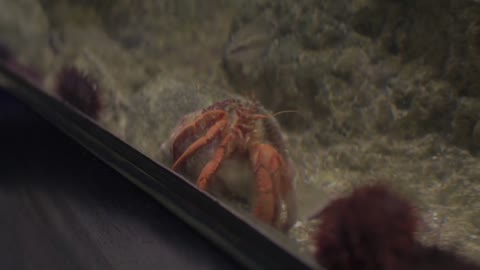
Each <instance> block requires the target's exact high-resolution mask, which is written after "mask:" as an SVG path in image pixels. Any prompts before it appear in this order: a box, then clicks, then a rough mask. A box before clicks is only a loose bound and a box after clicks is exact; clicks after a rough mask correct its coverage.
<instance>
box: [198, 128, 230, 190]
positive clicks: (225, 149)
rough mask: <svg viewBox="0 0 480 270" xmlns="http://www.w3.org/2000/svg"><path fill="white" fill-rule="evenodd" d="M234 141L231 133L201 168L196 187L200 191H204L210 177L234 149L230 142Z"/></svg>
mask: <svg viewBox="0 0 480 270" xmlns="http://www.w3.org/2000/svg"><path fill="white" fill-rule="evenodd" d="M233 139H234V135H233V133H231V134H229V135H227V136H226V137H225V138H224V139H223V141H222V143H221V144H220V146H219V147H218V149H217V150H216V151H215V153H214V154H213V157H212V160H210V161H209V162H208V163H207V165H205V167H203V169H202V172H201V173H200V176H199V177H198V180H197V186H198V187H199V188H200V189H201V190H206V189H207V187H208V185H209V182H210V180H211V179H212V176H213V175H214V174H215V173H216V172H217V171H218V168H220V164H221V163H222V161H223V160H224V159H225V157H226V156H228V155H230V154H231V153H232V152H233V151H234V150H235V149H234V144H232V143H231V142H232V140H233Z"/></svg>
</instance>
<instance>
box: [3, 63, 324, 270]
mask: <svg viewBox="0 0 480 270" xmlns="http://www.w3.org/2000/svg"><path fill="white" fill-rule="evenodd" d="M0 73H3V74H4V75H6V77H7V78H9V79H11V80H12V82H15V86H14V87H6V89H7V91H9V93H10V94H12V95H13V96H15V97H16V98H18V99H19V100H21V101H22V102H23V103H25V104H26V105H27V106H29V107H30V108H31V109H33V110H34V111H35V112H36V113H38V114H39V115H40V116H42V117H43V118H45V119H46V120H47V121H49V122H50V123H52V124H53V125H54V126H55V127H57V128H59V129H60V130H62V131H63V132H64V133H66V134H67V135H68V136H70V137H71V138H73V139H74V140H75V141H77V142H78V143H79V144H81V145H82V146H83V147H85V148H86V149H88V150H89V151H90V152H92V153H93V154H94V155H96V156H97V157H98V158H99V159H101V160H103V161H104V162H105V163H107V164H108V165H109V166H111V167H113V168H114V169H115V170H117V171H118V172H119V173H121V174H122V175H124V176H125V177H126V178H128V179H129V180H130V181H132V182H133V183H134V184H135V185H137V186H138V187H140V188H141V189H142V190H144V191H145V192H147V193H148V194H150V195H151V196H152V197H153V198H154V199H156V200H157V201H158V202H160V203H161V204H162V205H163V206H164V207H166V208H167V209H169V210H170V211H171V212H173V213H174V214H175V215H177V216H178V217H179V218H181V219H182V220H183V221H184V222H186V223H187V224H189V225H191V226H192V227H193V228H194V229H195V230H196V231H198V232H199V233H200V234H201V235H203V236H204V237H205V238H207V239H208V240H210V241H211V242H213V243H214V244H216V245H217V246H219V247H220V248H221V249H222V250H224V251H225V252H226V253H227V254H229V255H231V256H232V258H233V259H235V260H236V261H238V262H239V263H240V264H242V265H243V266H245V267H246V268H248V269H280V268H281V269H297V270H300V269H312V268H317V266H316V265H315V264H314V263H313V262H312V261H309V260H308V259H306V258H303V257H302V256H300V255H299V254H297V253H296V252H295V251H294V250H293V249H289V248H288V247H285V246H282V245H280V244H279V243H277V242H275V240H274V239H272V238H271V237H268V236H267V235H266V233H265V232H262V231H261V230H259V228H258V227H255V226H254V225H253V224H251V223H250V222H249V221H247V220H245V219H243V218H241V217H240V216H239V215H236V214H235V213H234V212H232V211H231V210H229V209H228V208H227V207H225V205H223V204H222V203H221V202H219V201H218V200H216V199H215V198H213V197H212V196H209V195H208V194H206V193H204V192H201V191H199V190H198V189H197V188H196V187H195V186H194V185H192V184H191V183H190V182H188V181H186V180H185V179H184V178H182V177H181V176H179V175H178V174H175V173H174V172H172V171H171V170H169V169H168V168H166V167H164V166H162V165H160V164H158V163H156V162H154V161H152V160H151V159H149V158H148V157H146V156H145V155H143V154H142V153H140V152H139V151H138V150H136V149H135V148H133V147H131V146H130V145H128V144H126V143H125V142H123V141H122V140H120V139H119V138H117V137H115V136H113V135H112V134H110V133H109V132H108V131H106V130H104V129H103V128H101V127H100V126H99V125H98V124H97V123H95V122H94V121H92V120H91V119H89V118H88V117H86V116H85V115H83V114H82V113H79V112H78V111H77V110H74V109H72V107H70V106H68V105H66V104H64V103H62V102H60V101H59V100H57V99H55V98H53V97H51V96H49V95H48V94H46V92H45V91H44V90H43V89H42V86H40V85H38V84H37V83H35V81H34V80H32V79H30V78H28V76H24V75H23V73H22V72H21V71H20V70H19V69H18V68H17V66H16V65H12V64H11V63H7V62H3V63H2V61H0Z"/></svg>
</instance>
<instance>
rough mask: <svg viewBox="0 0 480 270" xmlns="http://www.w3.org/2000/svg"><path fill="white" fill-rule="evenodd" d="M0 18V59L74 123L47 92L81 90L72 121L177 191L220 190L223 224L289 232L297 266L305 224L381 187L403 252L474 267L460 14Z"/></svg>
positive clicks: (129, 9) (453, 8)
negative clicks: (414, 246) (252, 223)
mask: <svg viewBox="0 0 480 270" xmlns="http://www.w3.org/2000/svg"><path fill="white" fill-rule="evenodd" d="M1 5H2V7H5V8H2V11H0V13H2V16H0V18H1V19H0V20H2V23H0V27H1V29H2V31H0V32H1V33H3V34H2V37H1V42H2V43H3V44H5V46H8V47H10V48H14V49H15V52H16V53H17V54H18V56H16V57H18V61H20V62H22V63H24V64H25V65H26V66H28V67H31V69H32V70H41V71H42V73H43V74H45V77H44V78H42V81H43V83H44V84H45V85H46V86H47V89H51V91H52V92H51V94H52V95H55V96H61V97H63V98H64V99H65V100H66V101H67V102H70V103H71V104H73V105H75V103H78V102H80V103H81V102H82V101H81V100H82V98H85V91H87V90H79V91H82V93H83V94H82V95H78V96H75V95H73V97H72V95H70V96H69V97H66V96H65V95H62V91H61V89H63V90H65V89H66V88H69V87H70V88H71V89H74V90H75V89H90V88H91V89H90V90H92V89H93V90H92V92H91V93H90V94H88V95H87V96H89V98H87V99H88V102H92V97H91V96H93V97H94V98H93V99H98V100H99V101H98V105H92V104H90V105H91V106H93V108H94V109H90V111H85V110H84V112H86V114H88V115H90V116H91V117H94V118H95V119H96V120H97V121H98V122H99V123H100V124H101V125H102V126H104V127H105V128H106V129H108V130H110V131H111V132H112V133H114V134H115V135H117V136H119V137H120V138H122V139H124V140H125V141H126V142H127V143H129V144H131V145H133V146H135V147H136V148H138V149H139V150H141V151H142V152H144V153H145V154H147V155H148V156H149V157H151V158H152V159H154V160H156V161H159V162H161V163H163V164H166V165H168V166H170V167H171V166H174V163H175V162H179V160H181V161H180V163H185V164H183V165H182V166H180V165H179V164H180V163H177V165H176V166H175V167H177V166H178V170H179V171H181V172H182V173H183V174H184V175H185V176H186V177H187V178H189V179H190V180H191V181H193V182H196V181H197V180H198V181H201V180H199V178H201V177H200V175H203V176H206V177H205V178H204V179H210V180H211V181H212V182H216V183H220V184H215V185H213V187H212V188H211V189H210V188H207V190H209V192H212V193H213V194H214V195H216V196H219V197H221V198H222V199H223V200H226V201H228V202H230V203H232V205H234V206H235V207H236V208H238V209H239V211H244V210H247V211H244V212H245V213H247V214H248V213H249V211H253V214H254V216H256V217H260V218H261V219H262V220H264V221H266V223H267V224H270V225H273V227H277V228H281V229H284V228H287V227H288V228H289V227H291V228H290V230H288V232H286V233H287V235H288V237H289V238H290V239H291V240H292V241H293V242H296V243H297V244H298V245H299V248H300V249H301V250H302V251H303V252H305V253H308V254H309V253H310V252H311V251H313V250H315V241H314V239H313V238H312V236H313V235H314V234H315V231H316V230H317V229H318V226H319V223H321V222H322V221H321V219H320V220H318V219H315V218H313V219H312V218H311V217H312V216H314V215H315V213H317V212H318V211H319V210H320V209H323V207H325V206H326V205H327V204H328V203H329V202H331V201H332V200H334V199H336V198H339V197H342V196H345V195H347V194H349V193H350V192H351V191H352V190H354V189H356V188H358V187H360V186H365V185H370V184H372V183H378V182H381V183H382V184H385V185H387V186H389V187H390V188H391V189H392V190H395V191H396V192H398V193H400V194H402V195H403V196H404V197H406V198H407V199H408V200H409V201H411V203H412V205H415V206H416V207H417V208H418V212H419V219H421V220H422V221H423V223H424V224H425V226H422V227H421V228H419V229H418V230H419V233H418V241H420V242H421V243H423V244H425V245H436V246H439V247H441V248H444V249H451V248H452V247H454V249H455V252H457V253H458V254H461V255H463V256H466V257H468V258H471V259H472V260H477V261H478V256H475V255H478V254H480V220H479V218H478V217H479V216H480V195H479V192H480V182H479V180H478V177H480V160H479V158H478V152H479V149H480V99H479V97H480V94H479V93H480V92H479V90H478V87H479V86H480V80H479V77H478V76H477V74H478V71H479V69H480V65H479V63H480V42H479V41H480V23H479V22H480V17H479V15H478V14H480V7H479V6H478V3H476V2H475V1H467V0H464V1H447V0H445V1H440V2H438V3H437V2H434V1H428V0H422V1H403V2H402V1H400V2H399V1H376V0H371V1H343V0H340V1H339V0H336V1H329V0H325V1H314V0H304V1H287V0H281V1H276V0H271V1H268V0H266V1H256V0H250V1H242V2H241V3H240V1H222V0H207V1H201V2H200V1H189V0H181V1H179V0H176V1H174V0H172V1H153V0H147V1H137V2H134V1H101V2H100V1H68V0H44V1H35V0H24V1H18V2H14V1H1ZM3 13H5V14H3ZM7 13H8V14H7ZM3 15H5V16H3ZM7 15H8V16H7ZM18 18H26V19H25V20H22V21H19V20H18ZM33 44H34V45H33ZM72 70H75V71H73V74H74V76H77V77H75V78H80V82H77V81H75V80H76V79H72V78H71V77H67V75H68V74H69V73H68V72H67V73H65V72H66V71H70V72H72ZM62 72H63V73H62ZM59 74H63V75H59ZM70 75H71V73H70ZM82 78H84V79H85V80H82ZM62 79H65V80H66V83H65V84H66V86H65V85H63V86H62V83H61V82H62ZM39 80H40V79H39ZM87 81H88V82H89V84H90V85H87V86H85V85H84V86H83V87H80V86H79V85H81V84H85V82H87ZM64 92H65V91H64ZM74 92H75V91H74ZM79 99H80V101H79ZM231 99H237V100H240V101H229V102H227V103H228V104H227V103H225V102H224V103H221V102H222V101H224V100H231ZM81 104H84V103H81ZM76 106H77V107H78V108H79V109H81V108H80V107H81V106H80V105H76ZM95 106H97V107H98V108H97V107H95ZM81 110H82V109H81ZM92 110H93V111H94V112H95V113H89V112H93V111H92ZM282 111H290V112H288V113H281V114H280V113H279V112H282ZM291 111H293V112H291ZM276 113H278V114H276ZM242 119H243V120H242ZM277 121H278V122H277ZM185 153H186V154H185ZM290 160H291V161H290ZM204 168H207V169H208V170H205V171H204ZM212 179H213V180H212ZM242 179H249V181H243V180H242ZM254 179H256V180H257V181H253V180H254ZM260 180H261V181H260ZM229 181H230V182H231V183H230V182H229ZM222 183H223V185H222ZM255 183H257V184H258V186H257V187H255ZM260 185H262V186H260ZM267 187H268V188H267ZM259 194H263V195H261V196H260V195H259ZM294 194H296V196H294ZM294 197H296V198H295V199H294ZM260 201H261V202H260ZM359 211H365V213H368V211H369V209H363V210H359ZM293 216H296V218H295V220H293V219H292V217H293Z"/></svg>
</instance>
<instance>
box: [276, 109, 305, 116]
mask: <svg viewBox="0 0 480 270" xmlns="http://www.w3.org/2000/svg"><path fill="white" fill-rule="evenodd" d="M282 113H299V112H298V111H297V110H286V111H279V112H276V113H274V114H272V117H275V116H277V115H279V114H282Z"/></svg>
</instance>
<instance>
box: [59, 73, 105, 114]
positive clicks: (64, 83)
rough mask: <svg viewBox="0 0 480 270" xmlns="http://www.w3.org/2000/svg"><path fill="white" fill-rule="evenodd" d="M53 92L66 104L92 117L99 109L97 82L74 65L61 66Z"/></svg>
mask: <svg viewBox="0 0 480 270" xmlns="http://www.w3.org/2000/svg"><path fill="white" fill-rule="evenodd" d="M55 92H56V93H57V94H58V95H59V96H60V97H61V98H62V99H63V100H65V101H66V102H67V103H68V104H70V105H72V106H73V107H75V108H77V109H78V110H80V111H81V112H83V113H85V114H86V115H88V116H90V117H91V118H93V119H98V115H99V112H100V109H101V100H100V93H99V91H98V86H97V83H96V82H95V81H94V80H93V79H92V78H90V77H89V76H87V75H86V74H84V73H83V72H81V71H79V70H78V69H76V68H74V67H67V68H63V69H62V70H61V71H60V72H59V73H58V75H57V85H56V87H55Z"/></svg>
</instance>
